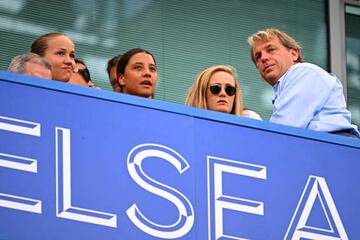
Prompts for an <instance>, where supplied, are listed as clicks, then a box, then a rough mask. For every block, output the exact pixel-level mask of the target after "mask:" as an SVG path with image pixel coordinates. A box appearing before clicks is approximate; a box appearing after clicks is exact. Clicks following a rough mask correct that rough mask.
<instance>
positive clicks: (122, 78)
mask: <svg viewBox="0 0 360 240" xmlns="http://www.w3.org/2000/svg"><path fill="white" fill-rule="evenodd" d="M118 83H119V85H120V86H124V85H125V79H124V74H120V75H119V77H118Z"/></svg>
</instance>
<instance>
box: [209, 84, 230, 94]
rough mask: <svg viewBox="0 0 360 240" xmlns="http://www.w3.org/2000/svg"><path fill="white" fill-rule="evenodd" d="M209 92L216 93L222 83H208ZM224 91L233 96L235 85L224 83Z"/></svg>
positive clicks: (218, 91)
mask: <svg viewBox="0 0 360 240" xmlns="http://www.w3.org/2000/svg"><path fill="white" fill-rule="evenodd" d="M209 88H210V92H211V93H212V94H214V95H218V94H219V93H220V92H221V88H222V85H221V84H218V83H215V84H213V85H210V87H209ZM225 92H226V94H227V95H228V96H230V97H231V96H234V94H235V93H236V87H234V86H231V85H230V84H226V85H225Z"/></svg>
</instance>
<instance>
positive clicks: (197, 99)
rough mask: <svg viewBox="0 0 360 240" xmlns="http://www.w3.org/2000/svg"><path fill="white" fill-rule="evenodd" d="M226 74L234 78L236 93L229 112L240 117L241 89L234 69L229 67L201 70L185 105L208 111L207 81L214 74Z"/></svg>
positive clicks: (241, 109) (241, 107) (221, 66)
mask: <svg viewBox="0 0 360 240" xmlns="http://www.w3.org/2000/svg"><path fill="white" fill-rule="evenodd" d="M219 71H223V72H227V73H229V74H230V75H231V76H233V77H234V81H235V87H236V93H235V98H234V104H233V108H232V110H231V114H234V115H237V116H241V115H242V111H243V101H242V96H241V89H240V85H239V83H238V81H237V79H238V76H237V72H236V69H235V68H234V67H232V66H229V65H216V66H212V67H209V68H206V69H205V70H203V71H202V72H201V73H199V75H198V76H197V77H196V79H195V81H194V82H193V84H192V85H191V87H190V88H189V92H188V94H187V97H186V101H185V104H186V105H188V106H193V107H198V108H203V109H208V107H207V103H206V102H207V99H206V91H207V88H208V85H209V81H210V78H211V76H212V75H213V74H214V73H215V72H219Z"/></svg>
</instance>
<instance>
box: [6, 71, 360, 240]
mask: <svg viewBox="0 0 360 240" xmlns="http://www.w3.org/2000/svg"><path fill="white" fill-rule="evenodd" d="M359 160H360V141H358V140H355V139H350V138H346V137H342V136H337V135H331V134H327V133H321V132H313V131H308V130H304V129H298V128H292V127H286V126H281V125H275V124H270V123H267V122H265V121H257V120H252V119H246V118H241V117H236V116H232V115H227V114H222V113H217V112H211V111H205V110H201V109H195V108H191V107H186V106H182V105H178V104H173V103H167V102H162V101H157V100H148V99H142V98H138V97H133V96H129V95H123V94H117V93H113V92H109V91H104V90H97V89H89V88H84V87H79V86H75V85H70V84H66V83H60V82H55V81H48V80H42V79H36V78H32V77H28V76H22V75H16V74H12V73H7V72H0V239H15V240H18V239H19V240H20V239H220V238H221V239H230V238H231V239H241V238H247V239H292V238H307V239H318V238H321V237H323V238H324V237H325V236H328V237H329V236H332V237H339V238H342V239H359V238H360V229H359V228H358V221H357V216H358V215H359V214H360V208H359V207H358V203H359V201H360V194H359V187H358V183H359V182H360V174H358V171H357V170H358V169H360V168H359V167H360V162H359Z"/></svg>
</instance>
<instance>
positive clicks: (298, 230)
mask: <svg viewBox="0 0 360 240" xmlns="http://www.w3.org/2000/svg"><path fill="white" fill-rule="evenodd" d="M317 199H318V200H319V202H320V205H321V208H322V211H323V213H324V216H325V219H326V225H327V226H328V227H327V228H325V229H324V228H320V227H315V226H309V225H308V224H307V223H308V219H309V216H310V214H311V212H312V210H313V207H314V203H315V201H316V200H317ZM284 239H286V240H288V239H291V240H298V239H313V240H337V239H339V240H340V239H341V240H347V239H348V236H347V234H346V232H345V228H344V226H343V224H342V222H341V219H340V215H339V213H338V211H337V209H336V206H335V203H334V201H333V198H332V197H331V194H330V191H329V188H328V186H327V184H326V181H325V178H323V177H317V176H310V177H309V179H308V182H307V183H306V186H305V189H304V191H303V193H302V196H301V199H300V201H299V203H298V206H297V208H296V211H295V213H294V216H293V218H292V220H291V223H290V226H289V228H288V231H287V233H286V235H285V238H284Z"/></svg>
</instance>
